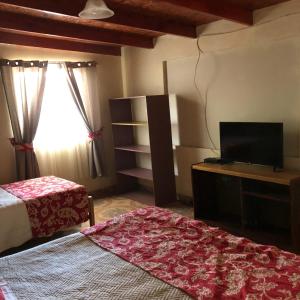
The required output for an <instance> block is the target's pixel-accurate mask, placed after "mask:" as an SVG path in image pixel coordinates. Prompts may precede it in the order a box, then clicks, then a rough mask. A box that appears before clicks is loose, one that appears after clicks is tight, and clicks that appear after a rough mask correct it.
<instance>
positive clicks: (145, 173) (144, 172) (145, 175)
mask: <svg viewBox="0 0 300 300" xmlns="http://www.w3.org/2000/svg"><path fill="white" fill-rule="evenodd" d="M118 174H124V175H128V176H132V177H135V178H140V179H146V180H150V181H152V180H153V174H152V171H151V170H148V169H143V168H133V169H127V170H121V171H118Z"/></svg>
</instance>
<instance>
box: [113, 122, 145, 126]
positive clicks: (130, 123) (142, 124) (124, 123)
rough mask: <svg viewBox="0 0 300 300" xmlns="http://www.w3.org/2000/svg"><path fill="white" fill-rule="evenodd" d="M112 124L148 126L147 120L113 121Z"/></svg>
mask: <svg viewBox="0 0 300 300" xmlns="http://www.w3.org/2000/svg"><path fill="white" fill-rule="evenodd" d="M112 125H116V126H147V125H148V123H147V122H116V123H112Z"/></svg>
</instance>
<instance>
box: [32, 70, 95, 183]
mask: <svg viewBox="0 0 300 300" xmlns="http://www.w3.org/2000/svg"><path fill="white" fill-rule="evenodd" d="M78 76H79V75H78ZM79 81H81V79H80V78H79ZM88 143H89V139H88V132H87V129H86V127H85V125H84V123H83V121H82V118H81V116H80V114H79V112H78V110H77V108H76V106H75V104H74V101H73V98H72V95H71V92H70V89H69V86H68V83H67V80H66V74H65V70H64V68H63V66H62V65H61V64H49V66H48V72H47V78H46V86H45V92H44V100H43V106H42V111H41V116H40V123H39V126H38V129H37V133H36V137H35V140H34V147H35V149H36V155H37V157H38V159H39V165H40V171H41V175H51V174H53V175H56V176H60V177H63V178H67V179H71V180H77V181H80V178H87V177H88V176H89V167H88Z"/></svg>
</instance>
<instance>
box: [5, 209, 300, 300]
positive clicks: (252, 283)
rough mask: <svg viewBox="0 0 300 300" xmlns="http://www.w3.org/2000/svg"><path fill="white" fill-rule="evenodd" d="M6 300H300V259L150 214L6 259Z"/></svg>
mask: <svg viewBox="0 0 300 300" xmlns="http://www.w3.org/2000/svg"><path fill="white" fill-rule="evenodd" d="M0 277H1V278H0V299H1V294H2V299H5V300H9V299H104V300H106V299H133V300H135V299H136V300H137V299H172V300H173V299H174V300H176V299H178V300H179V299H183V300H186V299H247V300H252V299H278V300H279V299H300V257H299V256H297V255H295V254H292V253H288V252H285V251H282V250H279V249H278V248H276V247H272V246H264V245H259V244H255V243H253V242H252V241H250V240H247V239H245V238H240V237H235V236H233V235H231V234H228V233H226V232H224V231H222V230H220V229H218V228H214V227H209V226H208V225H206V224H205V223H203V222H201V221H195V220H191V219H188V218H185V217H182V216H180V215H178V214H175V213H172V212H170V211H168V210H165V209H161V208H157V207H147V208H141V209H138V210H136V211H133V212H130V213H127V214H124V215H121V216H119V217H116V218H114V219H111V220H109V221H107V222H104V223H100V224H97V225H95V226H93V227H90V228H88V229H85V230H84V231H82V233H77V234H75V235H72V236H68V237H64V238H62V239H59V240H55V241H52V242H50V243H48V244H46V245H42V246H39V247H36V248H33V249H31V250H27V251H24V252H22V253H19V254H15V255H12V256H8V257H5V258H2V259H0Z"/></svg>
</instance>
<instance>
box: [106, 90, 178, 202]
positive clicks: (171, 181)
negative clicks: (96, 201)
mask: <svg viewBox="0 0 300 300" xmlns="http://www.w3.org/2000/svg"><path fill="white" fill-rule="evenodd" d="M137 101H138V102H137ZM109 104H110V112H111V120H112V129H113V138H114V149H115V160H116V173H117V177H118V189H119V192H120V193H123V192H130V191H132V190H134V189H136V188H138V186H139V184H140V181H139V180H140V179H142V180H147V181H150V182H151V183H152V184H153V190H154V199H155V205H160V206H163V205H164V204H166V203H169V202H173V201H176V188H175V174H174V162H173V147H172V133H171V120H170V109H169V96H168V95H158V96H138V97H126V98H116V99H110V102H109ZM136 104H138V105H139V107H142V109H143V114H142V115H137V114H136V112H135V111H134V105H136ZM145 118H146V120H143V119H145ZM138 130H143V131H142V133H143V135H145V134H147V139H148V140H149V145H139V144H138V143H137V133H138ZM139 154H144V155H149V156H150V157H149V158H150V159H151V167H152V168H151V170H150V169H145V168H140V167H139V166H138V164H137V155H139Z"/></svg>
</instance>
